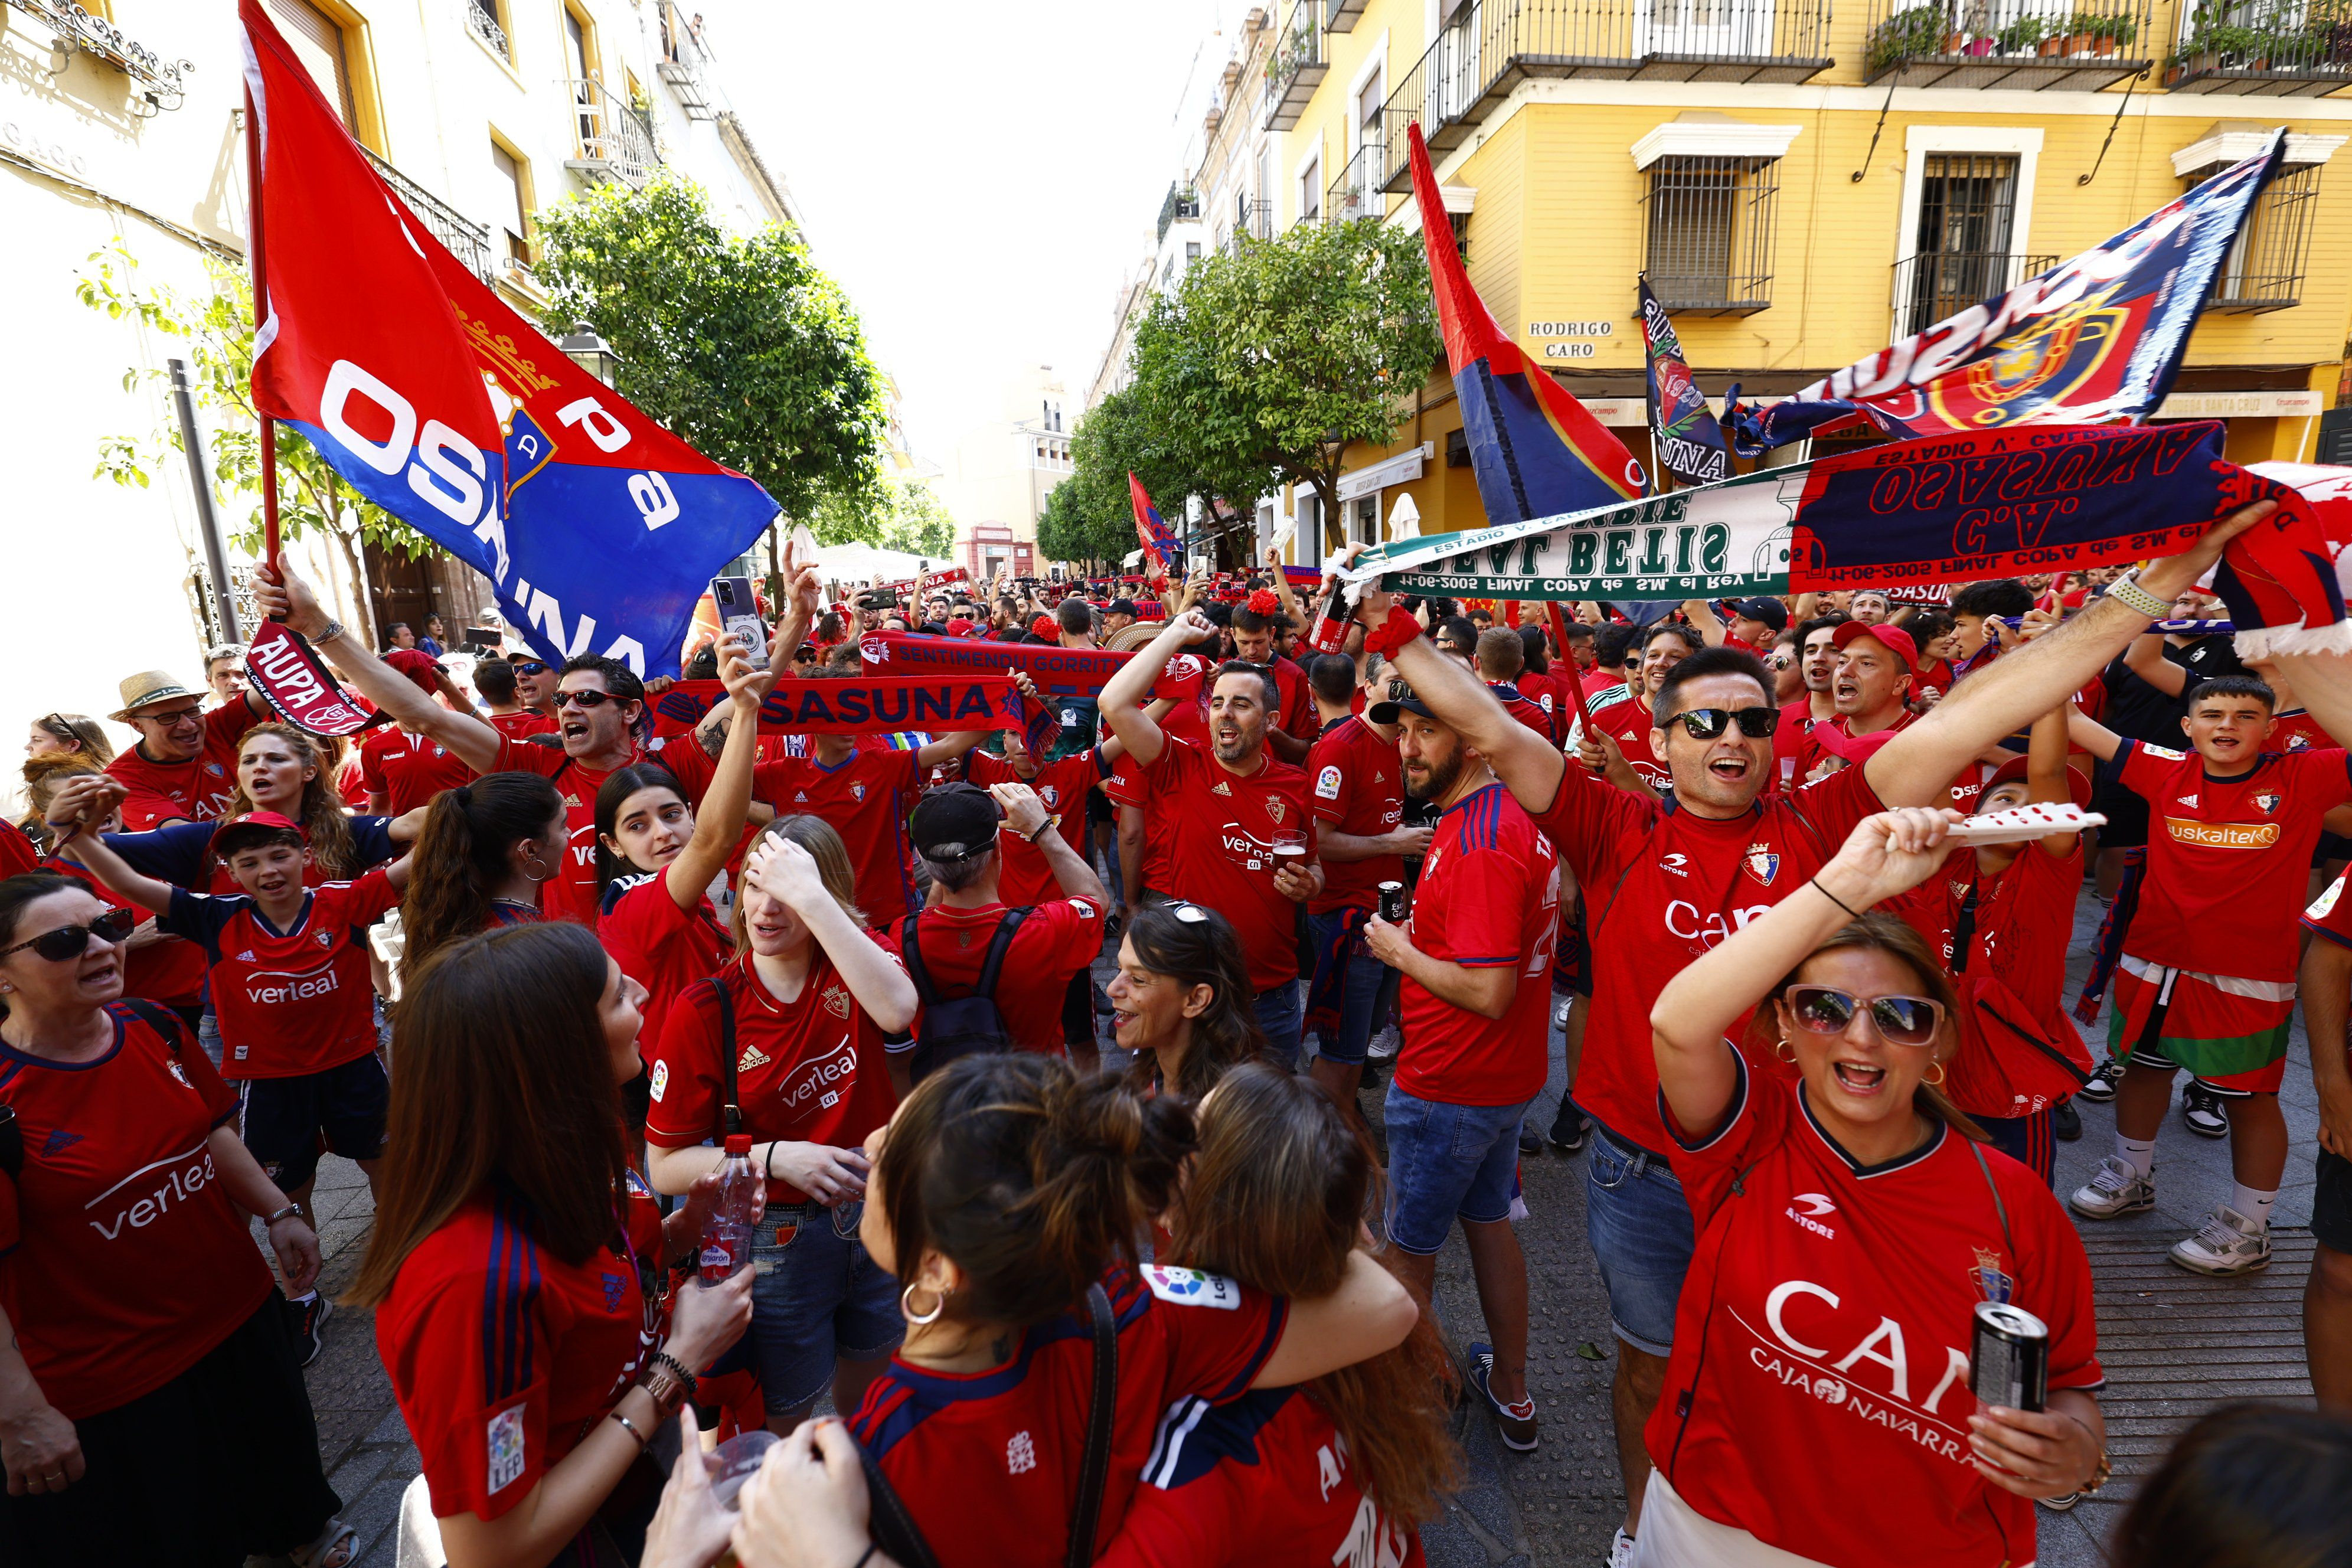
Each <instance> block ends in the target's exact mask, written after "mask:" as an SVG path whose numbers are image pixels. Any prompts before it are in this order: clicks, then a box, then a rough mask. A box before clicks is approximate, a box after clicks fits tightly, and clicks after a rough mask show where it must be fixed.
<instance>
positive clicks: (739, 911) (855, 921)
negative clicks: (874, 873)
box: [735, 812, 873, 953]
mask: <svg viewBox="0 0 2352 1568" xmlns="http://www.w3.org/2000/svg"><path fill="white" fill-rule="evenodd" d="M770 838H782V839H785V840H787V841H789V842H791V843H793V844H797V845H799V846H800V847H802V848H803V849H805V850H807V851H808V852H809V858H811V859H813V860H814V861H815V862H816V874H817V878H818V879H819V880H821V881H823V882H824V890H825V891H826V892H828V893H831V894H832V895H833V901H834V902H835V903H836V904H839V905H840V906H841V912H842V913H843V914H845V915H847V916H848V917H849V923H850V924H852V925H856V926H871V925H872V924H873V921H869V920H867V919H866V911H865V910H861V909H859V908H858V907H857V873H856V871H854V870H852V869H851V868H850V864H849V847H848V846H847V845H845V844H844V843H842V841H841V835H840V834H838V833H836V832H835V831H834V828H833V824H831V823H829V822H827V821H826V820H825V819H824V818H823V817H821V816H809V815H808V814H807V813H805V812H802V813H799V814H797V815H795V816H780V817H778V818H776V819H775V820H774V821H773V822H771V823H770V824H768V826H765V827H762V828H761V829H760V833H759V837H755V838H753V839H752V840H751V845H750V847H747V848H746V849H745V850H744V851H743V855H744V858H746V859H749V858H751V851H752V850H753V849H757V848H758V847H760V846H761V843H763V842H765V841H766V840H768V839H770ZM735 951H736V952H739V953H741V952H751V931H750V930H749V929H748V928H747V927H746V926H745V925H744V923H743V898H742V894H741V892H740V890H739V891H738V892H737V894H736V898H735Z"/></svg>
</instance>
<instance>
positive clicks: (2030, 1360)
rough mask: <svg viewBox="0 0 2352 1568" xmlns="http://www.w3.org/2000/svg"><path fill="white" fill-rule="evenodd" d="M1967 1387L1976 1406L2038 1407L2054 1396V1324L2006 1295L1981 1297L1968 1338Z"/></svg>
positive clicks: (2012, 1408)
mask: <svg viewBox="0 0 2352 1568" xmlns="http://www.w3.org/2000/svg"><path fill="white" fill-rule="evenodd" d="M1969 1389H1970V1391H1971V1392H1973V1393H1974V1394H1976V1396H1977V1408H1978V1409H1979V1411H1981V1410H1983V1409H1985V1408H1987V1407H1988V1406H1990V1405H2004V1406H2006V1407H2007V1408H2009V1409H2011V1410H2040V1409H2041V1408H2042V1406H2043V1405H2046V1404H2048V1403H2049V1397H2050V1330H2049V1328H2048V1327H2047V1326H2046V1325H2044V1324H2043V1322H2042V1320H2041V1319H2039V1318H2037V1317H2035V1316H2034V1315H2033V1314H2032V1313H2031V1312H2029V1311H2027V1310H2025V1309H2024V1308H2022V1307H2014V1306H2011V1304H2010V1303H2008V1302H2007V1301H1979V1302H1978V1303H1977V1305H1976V1321H1975V1326H1974V1328H1973V1329H1972V1330H1971V1331H1970V1333H1969Z"/></svg>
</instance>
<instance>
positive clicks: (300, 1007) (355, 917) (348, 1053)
mask: <svg viewBox="0 0 2352 1568" xmlns="http://www.w3.org/2000/svg"><path fill="white" fill-rule="evenodd" d="M399 902H400V895H399V894H398V893H396V892H394V890H393V887H392V883H391V882H390V880H388V879H386V878H385V876H384V874H383V871H381V870H375V871H370V872H368V873H367V874H366V875H365V876H363V877H362V878H360V879H359V880H357V881H355V882H328V883H324V884H322V885H320V886H319V887H316V888H312V889H310V890H309V891H308V892H306V893H305V894H303V896H302V912H301V913H300V914H299V915H298V916H297V917H295V921H294V923H293V924H292V925H291V926H289V927H288V928H287V929H286V930H285V931H283V932H280V931H274V930H272V929H271V927H270V924H269V922H268V921H266V920H264V919H262V916H261V911H260V910H258V909H257V908H256V907H255V905H254V901H253V900H252V899H250V898H249V897H247V895H245V894H243V893H239V894H237V895H236V896H235V897H233V898H230V897H224V896H222V895H220V894H217V893H192V892H190V891H188V889H185V888H174V889H172V907H171V909H170V910H168V911H166V912H165V913H164V914H163V917H162V918H161V919H160V920H159V921H157V922H156V924H157V926H158V927H159V929H161V930H163V931H170V932H171V933H172V934H173V935H174V936H183V937H185V938H187V939H188V940H189V941H190V942H200V943H202V944H203V946H204V949H205V955H206V957H208V958H209V959H210V960H211V963H212V967H211V971H210V978H211V983H212V1003H213V1011H214V1012H215V1014H216V1015H218V1016H219V1018H220V1033H221V1049H222V1052H223V1056H222V1059H221V1070H222V1071H223V1072H224V1073H226V1075H228V1076H229V1077H231V1078H236V1079H257V1078H299V1077H301V1076H303V1075H304V1074H306V1073H314V1072H324V1071H325V1070H326V1069H327V1068H331V1067H341V1065H342V1064H343V1063H345V1062H348V1061H355V1060H357V1059H358V1058H361V1057H363V1056H365V1055H367V1054H368V1053H369V1052H370V1051H373V1050H374V1049H375V1047H376V1037H375V991H374V988H373V987H374V983H373V977H372V975H371V973H370V971H369V967H368V945H367V933H368V928H369V927H370V926H372V925H373V924H375V922H376V921H377V920H378V919H379V918H381V917H382V916H383V912H384V911H385V910H389V909H391V908H392V907H393V906H394V904H397V903H399Z"/></svg>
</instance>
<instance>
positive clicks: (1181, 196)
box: [1152, 184, 1201, 246]
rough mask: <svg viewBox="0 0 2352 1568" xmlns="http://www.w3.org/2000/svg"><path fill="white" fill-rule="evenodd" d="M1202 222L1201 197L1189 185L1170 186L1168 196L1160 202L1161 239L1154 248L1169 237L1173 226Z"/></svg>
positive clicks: (1154, 243) (1155, 242)
mask: <svg viewBox="0 0 2352 1568" xmlns="http://www.w3.org/2000/svg"><path fill="white" fill-rule="evenodd" d="M1200 221H1201V195H1200V193H1199V192H1198V191H1195V190H1193V189H1192V187H1191V186H1189V185H1177V184H1170V185H1169V187H1168V194H1167V195H1165V196H1163V197H1162V198H1160V237H1159V239H1155V240H1153V241H1152V244H1153V245H1154V246H1157V245H1159V244H1160V241H1161V240H1164V239H1166V238H1167V237H1168V230H1169V227H1170V226H1171V225H1173V224H1180V223H1198V222H1200Z"/></svg>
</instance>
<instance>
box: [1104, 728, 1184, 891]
mask: <svg viewBox="0 0 2352 1568" xmlns="http://www.w3.org/2000/svg"><path fill="white" fill-rule="evenodd" d="M1160 733H1162V734H1164V735H1166V736H1167V737H1168V738H1169V739H1170V740H1171V741H1172V740H1174V739H1175V738H1176V731H1174V730H1172V729H1170V728H1169V727H1168V726H1166V725H1164V724H1163V725H1162V726H1161V727H1160ZM1204 743H1205V742H1204ZM1102 792H1103V794H1104V795H1105V796H1107V797H1108V799H1109V801H1110V803H1111V804H1112V805H1131V806H1133V807H1135V808H1136V809H1137V810H1138V811H1139V812H1141V813H1143V856H1142V859H1143V871H1142V880H1141V881H1140V882H1139V883H1138V884H1137V885H1138V886H1139V887H1141V888H1145V889H1149V890H1150V891H1152V892H1155V893H1157V892H1164V891H1166V890H1167V887H1168V820H1169V819H1168V813H1167V812H1165V811H1163V810H1160V809H1159V808H1158V807H1157V806H1156V805H1153V803H1152V799H1151V792H1150V790H1149V789H1147V788H1146V787H1145V786H1144V783H1143V765H1142V764H1141V763H1138V762H1137V761H1136V760H1135V755H1134V753H1133V752H1121V753H1120V755H1119V759H1118V762H1117V763H1114V764H1112V767H1111V770H1110V774H1109V776H1108V777H1107V778H1105V779H1104V780H1103V786H1102Z"/></svg>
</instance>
